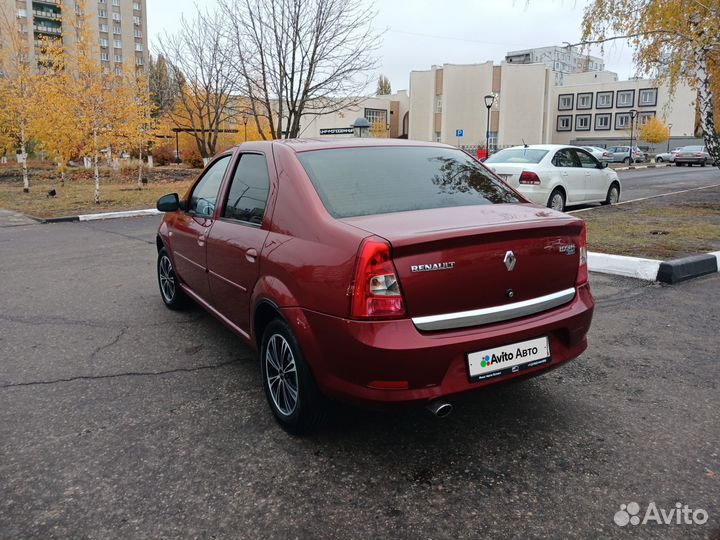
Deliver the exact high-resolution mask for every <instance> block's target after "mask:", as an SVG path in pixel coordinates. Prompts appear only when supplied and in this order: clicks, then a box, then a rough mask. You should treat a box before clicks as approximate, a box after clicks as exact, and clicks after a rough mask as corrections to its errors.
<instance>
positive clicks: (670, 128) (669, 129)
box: [667, 124, 672, 152]
mask: <svg viewBox="0 0 720 540" xmlns="http://www.w3.org/2000/svg"><path fill="white" fill-rule="evenodd" d="M671 134H672V124H668V147H667V151H668V152H670V136H671Z"/></svg>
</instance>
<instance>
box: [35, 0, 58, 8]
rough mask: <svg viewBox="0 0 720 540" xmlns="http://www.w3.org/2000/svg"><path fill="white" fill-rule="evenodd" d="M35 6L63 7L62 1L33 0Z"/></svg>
mask: <svg viewBox="0 0 720 540" xmlns="http://www.w3.org/2000/svg"><path fill="white" fill-rule="evenodd" d="M33 4H46V5H49V6H58V7H62V0H33Z"/></svg>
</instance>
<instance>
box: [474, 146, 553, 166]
mask: <svg viewBox="0 0 720 540" xmlns="http://www.w3.org/2000/svg"><path fill="white" fill-rule="evenodd" d="M547 153H548V151H547V150H538V149H536V148H508V149H506V150H500V151H499V152H498V153H497V154H493V155H492V156H490V157H489V158H487V159H486V160H485V163H540V161H542V158H544V157H545V154H547Z"/></svg>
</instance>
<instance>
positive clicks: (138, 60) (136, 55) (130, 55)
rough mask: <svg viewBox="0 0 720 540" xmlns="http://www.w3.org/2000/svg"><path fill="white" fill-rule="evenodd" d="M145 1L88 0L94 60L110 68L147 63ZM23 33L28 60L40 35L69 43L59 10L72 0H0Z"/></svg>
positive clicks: (67, 7)
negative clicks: (94, 50)
mask: <svg viewBox="0 0 720 540" xmlns="http://www.w3.org/2000/svg"><path fill="white" fill-rule="evenodd" d="M145 2H146V0H88V1H86V2H85V3H84V4H85V12H86V15H87V17H88V20H89V23H90V25H91V28H92V29H93V35H94V36H95V38H96V40H97V41H96V43H97V49H96V52H97V57H98V60H99V61H100V62H101V63H102V65H103V66H104V67H106V68H107V69H108V70H110V71H114V72H116V73H120V72H121V71H122V69H123V66H135V67H136V69H144V66H145V65H146V64H147V59H148V52H147V49H148V47H147V43H148V41H147V19H146V4H145ZM0 7H2V9H3V10H4V11H5V12H6V13H7V14H9V15H11V16H14V17H15V18H16V20H17V23H18V26H19V28H20V29H21V31H22V32H23V34H24V35H26V36H27V45H28V50H29V51H30V59H31V62H33V63H34V62H35V57H36V49H37V47H38V46H39V44H40V39H41V38H42V37H50V38H60V37H61V38H62V39H63V41H64V42H65V43H66V44H69V45H72V43H73V42H74V40H75V35H74V32H69V31H68V29H67V28H64V27H63V26H64V24H63V12H64V11H65V10H75V9H76V2H75V1H74V0H0Z"/></svg>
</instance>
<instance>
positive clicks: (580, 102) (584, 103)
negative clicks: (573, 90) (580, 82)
mask: <svg viewBox="0 0 720 540" xmlns="http://www.w3.org/2000/svg"><path fill="white" fill-rule="evenodd" d="M592 102H593V95H592V92H587V93H583V94H578V95H577V108H578V109H592Z"/></svg>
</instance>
